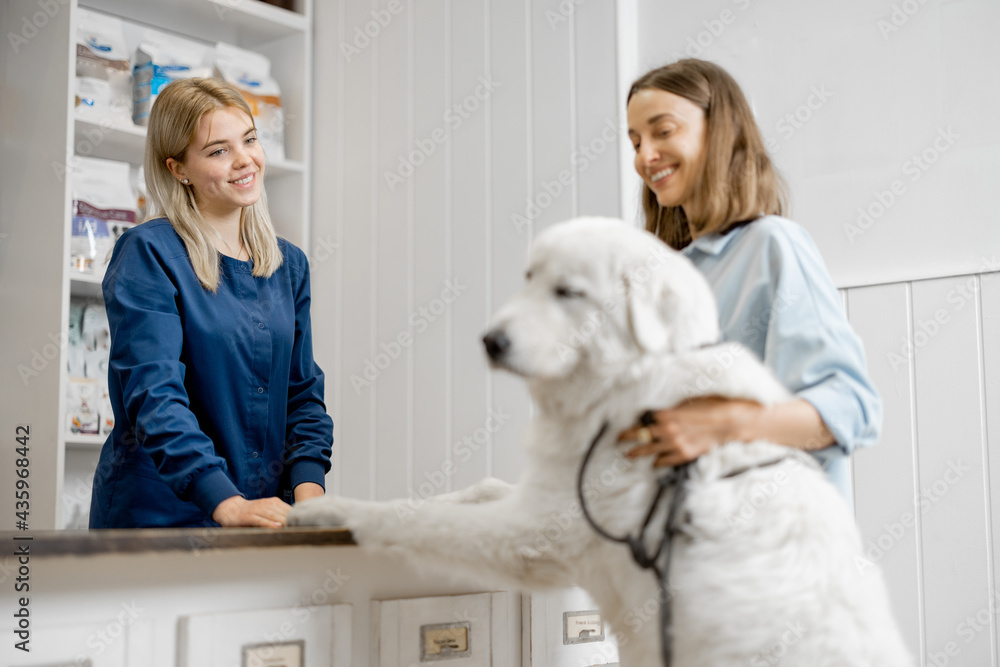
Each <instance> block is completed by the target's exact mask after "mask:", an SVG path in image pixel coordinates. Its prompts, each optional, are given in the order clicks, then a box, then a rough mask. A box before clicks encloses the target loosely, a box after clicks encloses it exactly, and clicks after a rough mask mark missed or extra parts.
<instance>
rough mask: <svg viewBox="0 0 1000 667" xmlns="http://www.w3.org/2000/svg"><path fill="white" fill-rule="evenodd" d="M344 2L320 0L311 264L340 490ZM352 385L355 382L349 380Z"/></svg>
mask: <svg viewBox="0 0 1000 667" xmlns="http://www.w3.org/2000/svg"><path fill="white" fill-rule="evenodd" d="M342 10H343V5H342V4H340V3H319V4H318V5H317V6H316V14H315V17H314V20H315V21H316V23H317V24H322V25H323V30H324V32H325V34H326V39H322V40H318V41H317V42H316V43H315V45H314V48H315V53H314V57H315V59H316V60H318V61H322V62H324V63H327V66H326V67H325V68H324V70H323V76H321V77H316V79H315V80H314V81H313V82H312V85H313V100H314V103H315V109H316V112H317V113H316V122H315V123H313V140H314V141H315V143H316V146H317V147H320V148H319V149H318V150H317V151H316V152H315V155H316V159H315V160H314V164H313V167H314V169H315V172H314V178H315V182H314V192H315V193H316V194H315V196H314V200H313V203H312V208H313V211H312V215H311V216H310V219H311V220H312V221H313V224H312V230H311V236H312V246H311V248H310V252H309V270H310V278H311V281H312V282H311V286H312V308H311V310H310V314H311V315H312V323H313V354H314V356H315V359H316V363H317V364H319V367H320V368H322V369H323V372H324V373H325V374H326V395H325V398H326V408H327V412H328V413H329V414H330V415H332V416H333V418H334V424H333V430H334V436H333V437H334V443H335V444H334V448H333V456H332V457H331V458H332V468H331V471H330V474H329V475H328V476H327V488H328V489H329V490H330V491H334V492H338V493H339V492H340V485H341V476H340V471H341V470H342V468H343V465H342V462H341V459H342V455H343V451H342V447H341V446H340V444H341V443H340V439H341V436H342V432H341V428H342V426H343V425H342V424H341V422H340V415H341V414H343V410H342V409H341V402H342V400H341V399H342V392H343V389H344V386H345V384H344V383H343V382H342V381H341V378H340V375H341V374H342V369H343V365H342V364H341V363H340V360H341V354H340V351H341V349H342V345H343V341H342V339H341V337H340V331H341V323H342V321H343V299H342V298H341V296H340V290H341V284H342V282H343V270H344V264H343V258H344V255H343V253H342V240H343V233H344V208H343V206H344V197H343V186H344V179H343V173H344V150H343V137H344V117H343V114H341V113H339V111H340V99H341V97H340V96H341V94H342V89H343V65H344V59H343V56H342V54H341V51H340V44H341V42H342V41H343V39H344V37H343V34H342V31H343V20H342V19H343V15H342ZM346 386H347V388H348V390H350V384H349V383H348V384H347V385H346Z"/></svg>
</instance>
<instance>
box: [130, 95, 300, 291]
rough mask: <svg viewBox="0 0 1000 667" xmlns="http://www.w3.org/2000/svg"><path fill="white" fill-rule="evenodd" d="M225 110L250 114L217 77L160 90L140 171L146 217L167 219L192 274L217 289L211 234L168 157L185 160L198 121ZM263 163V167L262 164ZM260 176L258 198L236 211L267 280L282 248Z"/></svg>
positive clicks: (243, 237)
mask: <svg viewBox="0 0 1000 667" xmlns="http://www.w3.org/2000/svg"><path fill="white" fill-rule="evenodd" d="M225 107H235V108H237V109H240V110H241V111H244V112H246V114H247V116H249V117H250V122H251V123H252V122H253V114H252V113H251V112H250V107H249V106H248V105H247V103H246V100H244V99H243V96H242V95H240V92H239V91H238V90H236V89H235V88H233V87H232V86H231V85H229V84H228V83H226V82H225V81H222V80H221V79H209V78H194V79H181V80H178V81H174V82H173V83H170V84H168V85H167V86H165V87H164V88H163V89H162V90H161V91H160V92H159V94H158V95H157V96H156V102H154V103H153V108H152V110H151V111H150V114H149V127H148V128H147V131H146V155H145V162H144V171H145V176H146V189H147V190H148V192H149V200H150V202H151V204H152V207H151V209H150V210H151V215H150V218H158V217H166V218H167V219H168V220H170V224H171V225H172V226H173V228H174V230H175V231H176V232H177V234H178V235H179V236H180V237H181V239H182V240H183V241H184V245H185V247H186V248H187V251H188V257H190V259H191V266H192V267H194V272H195V275H197V276H198V280H199V281H201V284H202V285H203V286H204V287H205V289H208V290H211V291H213V292H214V291H215V290H216V289H218V287H219V253H218V251H217V250H216V249H215V244H214V242H213V240H212V239H213V237H214V236H215V235H216V232H215V231H214V230H213V229H212V228H211V226H210V225H209V224H208V223H206V222H205V220H204V219H203V218H202V216H201V212H200V211H199V210H198V204H197V202H195V197H194V191H193V190H192V189H191V187H190V186H185V185H182V184H181V183H179V182H178V181H177V179H176V178H174V176H173V174H171V173H170V169H169V168H168V167H167V158H173V159H175V160H177V161H178V162H183V161H184V156H185V154H186V153H187V148H188V146H189V145H190V144H191V142H192V141H193V140H194V137H195V135H196V134H197V133H198V124H199V123H200V122H201V117H202V116H204V115H205V114H206V113H211V112H213V111H216V110H218V109H223V108H225ZM265 164H266V163H265ZM264 171H266V166H265V169H264V170H263V171H262V172H261V174H260V177H261V179H262V182H261V186H260V199H258V200H257V202H256V203H255V204H253V205H252V206H247V207H246V208H244V209H243V211H242V212H241V213H240V236H241V240H242V241H243V244H244V245H245V246H246V248H247V252H249V253H250V257H251V258H252V259H253V275H255V276H264V277H270V276H271V274H273V273H274V272H275V270H277V268H278V267H279V266H281V262H282V256H281V249H280V248H279V247H278V239H277V236H276V235H275V233H274V226H273V225H272V224H271V216H270V214H269V213H268V210H267V196H266V195H265V194H264V185H263V178H264Z"/></svg>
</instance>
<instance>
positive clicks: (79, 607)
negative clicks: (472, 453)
mask: <svg viewBox="0 0 1000 667" xmlns="http://www.w3.org/2000/svg"><path fill="white" fill-rule="evenodd" d="M0 540H2V541H3V551H2V553H4V554H5V556H2V557H0V607H2V608H0V615H2V617H3V618H4V619H6V621H5V623H4V631H3V632H2V633H0V636H2V637H4V639H3V645H2V646H0V665H4V666H10V667H35V666H39V665H42V666H44V667H65V666H69V665H73V666H74V667H75V666H78V665H79V666H81V667H83V666H86V667H179V666H185V667H200V666H202V665H205V666H207V665H212V666H213V667H215V666H225V667H230V666H233V667H238V666H241V665H242V666H244V667H246V666H247V665H253V664H261V665H264V664H266V665H276V666H277V665H280V666H281V667H300V666H301V665H308V666H309V667H367V666H368V665H372V666H375V665H378V666H381V665H392V666H393V667H396V666H397V665H409V664H414V665H417V664H420V662H421V661H420V656H419V655H408V654H406V651H410V652H411V653H412V652H413V651H416V650H417V649H415V648H412V647H411V648H406V647H405V646H404V644H406V643H407V642H409V643H410V644H413V643H414V642H416V640H417V636H416V633H417V630H412V629H411V630H408V631H406V632H403V630H402V629H403V628H406V627H409V625H412V624H413V623H417V624H418V625H417V626H414V627H418V628H420V629H422V628H425V627H432V626H434V627H436V626H438V625H441V626H449V624H450V625H455V624H459V625H463V624H464V625H463V627H465V628H466V629H465V630H464V631H465V632H467V633H472V634H473V635H476V634H479V635H482V636H483V637H485V640H479V638H477V641H476V642H473V643H472V646H473V647H474V648H475V649H476V656H472V657H475V658H476V660H474V661H471V662H462V663H461V664H463V665H464V664H470V665H472V664H480V660H485V659H488V660H492V661H493V662H492V664H495V665H520V664H521V646H522V642H521V629H520V619H521V597H520V595H519V594H518V593H517V592H516V591H505V590H502V589H501V590H497V589H495V588H489V587H484V586H483V583H482V582H473V581H468V580H465V581H462V580H459V579H457V578H455V577H452V576H448V575H442V574H440V573H438V574H428V573H424V572H419V571H417V570H415V569H414V568H413V567H411V566H410V565H409V563H408V562H407V560H406V559H405V557H403V555H402V554H386V553H370V552H366V551H363V550H362V549H361V548H359V547H358V546H356V545H355V544H354V543H353V541H352V539H351V535H350V532H349V531H347V530H344V529H319V528H294V529H284V530H268V529H252V528H246V529H232V528H225V529H223V528H215V529H149V530H145V529H144V530H99V531H50V532H24V533H21V532H3V533H0ZM408 624H409V625H408ZM449 627H450V626H449ZM11 630H13V633H12V632H11ZM401 632H402V633H403V634H402V635H401V634H400V633H401ZM411 635H412V636H411ZM435 636H440V631H438V635H435ZM389 637H391V639H389ZM400 637H401V638H402V639H400ZM24 648H27V649H29V651H24V650H22V649H24ZM467 648H468V647H467ZM444 650H445V651H446V652H447V651H449V650H451V649H450V648H449V647H448V646H447V645H446V646H445V649H444ZM393 651H395V653H394V652H393ZM484 651H485V652H484ZM470 656H471V653H470ZM255 659H256V660H257V662H254V660H255ZM470 659H471V658H470ZM267 660H270V662H268V661H267ZM439 664H442V665H445V664H447V663H446V662H442V663H439ZM482 664H491V663H490V662H483V663H482Z"/></svg>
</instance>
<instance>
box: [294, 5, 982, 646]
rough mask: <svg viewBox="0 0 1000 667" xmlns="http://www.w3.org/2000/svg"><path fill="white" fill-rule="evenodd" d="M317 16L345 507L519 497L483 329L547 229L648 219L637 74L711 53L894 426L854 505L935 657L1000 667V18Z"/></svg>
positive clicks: (602, 12)
mask: <svg viewBox="0 0 1000 667" xmlns="http://www.w3.org/2000/svg"><path fill="white" fill-rule="evenodd" d="M317 5H318V6H317V17H316V25H317V30H318V32H319V34H318V35H317V39H316V44H317V54H316V68H315V76H316V79H315V100H316V105H317V113H316V115H315V132H314V136H315V137H316V146H317V147H318V148H317V151H316V158H315V165H314V170H315V171H314V173H315V175H316V182H315V188H314V192H315V199H314V210H313V220H314V226H313V240H312V247H311V248H310V256H311V260H312V267H313V291H314V310H313V313H314V330H315V331H316V353H317V358H318V360H319V362H320V363H321V365H322V366H323V367H324V369H325V370H327V372H328V390H327V396H328V402H329V404H330V412H331V414H332V415H333V417H334V420H335V422H336V424H337V426H336V439H337V444H336V446H335V462H334V466H335V468H334V472H333V473H332V474H331V482H332V486H333V487H334V489H335V490H336V491H338V492H340V493H343V494H346V495H350V496H357V497H366V498H387V497H392V496H401V495H407V494H409V495H412V496H414V498H415V502H419V501H420V499H421V498H422V497H425V496H427V495H429V494H431V493H438V492H441V491H446V490H448V489H450V488H459V487H462V486H465V485H466V484H468V483H469V482H472V481H474V480H476V479H478V478H480V477H482V476H483V475H487V474H492V475H497V476H499V477H503V478H506V479H513V478H515V477H516V475H517V472H518V470H519V468H520V465H521V458H520V452H519V451H518V449H517V446H516V443H517V440H518V436H519V433H520V431H521V429H522V428H523V426H524V424H525V422H526V420H527V418H528V415H529V410H530V406H529V404H528V400H527V396H526V393H525V392H524V389H523V387H522V386H521V384H520V382H519V381H518V380H516V379H513V378H511V377H508V376H505V375H502V374H492V373H490V372H489V371H488V369H487V367H486V364H485V361H484V357H483V354H482V351H481V346H480V343H479V337H480V335H481V334H482V332H483V331H484V329H485V326H486V323H487V319H488V317H489V314H490V313H491V312H492V311H493V310H494V309H495V308H496V307H497V306H498V305H499V304H500V303H502V302H503V300H504V299H505V298H506V296H507V295H509V294H510V293H511V292H512V291H513V290H514V289H515V288H516V286H517V285H518V284H519V283H520V281H521V272H522V269H523V261H524V256H525V253H526V250H527V248H528V246H529V245H530V243H531V239H532V238H533V235H534V234H535V233H537V231H538V230H539V229H541V228H544V227H545V226H546V225H548V224H551V223H552V222H554V221H558V220H561V219H564V218H568V217H571V216H573V215H576V214H600V215H618V214H620V213H621V214H623V215H625V217H627V218H631V217H633V214H634V211H635V206H634V203H633V199H634V195H635V193H634V190H635V189H636V186H637V181H636V179H635V178H634V176H632V175H630V169H631V159H630V155H629V151H630V147H628V146H627V145H623V143H624V142H623V141H621V140H620V137H622V136H623V132H622V125H621V122H620V117H621V115H622V114H620V111H621V110H620V109H619V106H620V100H622V99H623V96H624V91H625V90H627V87H628V83H629V82H630V81H631V79H632V78H633V77H634V76H636V75H637V74H639V73H641V72H643V71H645V70H646V69H648V68H650V67H653V66H656V65H660V64H663V63H665V62H668V61H670V60H672V59H674V58H676V57H680V56H685V55H694V56H698V57H702V58H706V59H710V60H713V61H715V62H718V63H720V64H722V65H723V66H724V67H726V68H727V69H728V70H729V71H730V72H731V73H732V74H733V75H734V76H735V77H736V78H737V80H738V81H739V82H740V84H741V85H742V86H743V88H744V90H745V91H746V92H747V94H748V96H749V97H750V99H751V102H752V104H753V106H754V109H755V113H756V115H757V119H758V123H759V124H760V126H761V128H762V131H763V133H764V135H765V138H766V139H767V140H768V145H769V148H770V150H771V152H772V155H773V156H774V157H775V160H776V162H777V163H778V165H779V168H780V169H781V170H782V172H783V173H784V175H785V176H786V178H787V179H788V181H789V183H790V185H791V190H792V195H793V196H792V212H791V217H792V218H793V219H795V220H797V221H798V222H800V223H801V224H803V225H804V226H805V227H806V228H807V229H808V230H809V232H810V233H811V234H812V235H813V237H814V238H815V239H816V241H817V244H818V246H819V248H820V251H821V252H822V254H823V256H824V258H825V260H826V262H827V264H828V266H829V268H830V270H831V273H832V275H833V277H834V280H835V282H836V283H837V285H838V287H840V288H841V289H842V292H843V294H844V302H845V307H846V309H847V311H848V315H849V317H850V320H851V322H852V324H853V325H854V327H855V328H856V330H857V331H858V333H859V334H860V335H861V337H862V338H863V340H864V342H865V346H866V350H867V355H868V363H869V369H870V372H871V375H872V378H873V380H874V381H875V383H876V385H877V387H878V388H879V390H880V392H881V394H882V396H883V399H884V402H885V422H884V429H883V437H882V439H881V441H880V443H879V444H878V445H877V446H876V447H873V448H871V449H869V450H864V451H861V452H859V453H858V454H857V455H856V456H855V458H854V494H855V498H854V500H855V507H856V512H857V517H858V521H859V523H860V526H861V528H862V532H863V536H864V540H865V544H866V550H867V552H868V557H869V558H870V559H871V560H872V561H875V562H877V563H878V564H879V565H880V566H881V567H882V568H883V570H884V571H885V573H886V578H887V581H888V584H889V587H890V593H891V596H892V599H893V604H894V605H895V608H896V613H897V617H898V618H899V620H900V623H901V625H902V628H903V632H904V634H905V636H906V637H907V640H908V642H909V644H910V646H911V647H912V648H913V650H914V651H915V653H917V654H919V655H921V656H922V658H921V661H920V664H922V665H941V664H969V665H973V664H974V665H989V664H992V665H997V664H1000V662H998V659H997V655H998V648H997V647H998V639H997V620H996V613H995V610H994V608H995V606H996V605H995V598H994V596H995V591H996V590H997V585H996V582H995V578H996V573H997V572H1000V570H998V566H1000V563H998V562H997V557H996V555H995V553H994V547H993V544H994V537H995V536H997V535H998V531H1000V510H997V511H994V505H993V503H994V502H995V501H994V500H993V499H994V498H1000V486H998V484H1000V455H996V454H995V452H996V447H997V440H998V437H1000V436H998V435H997V434H998V433H1000V427H998V426H997V424H1000V349H998V346H1000V343H998V342H997V341H1000V279H998V277H997V276H998V274H997V273H994V272H995V271H996V270H997V268H998V266H1000V264H998V260H997V257H1000V226H998V225H997V224H996V213H995V206H992V205H991V204H992V201H991V198H990V196H989V195H990V192H991V187H992V186H991V185H990V183H993V182H995V181H996V180H997V178H998V177H1000V171H998V167H997V165H998V164H1000V160H998V159H997V158H998V157H1000V155H998V154H997V151H998V148H997V146H998V144H997V142H996V141H994V138H995V135H996V130H995V127H994V125H995V124H992V125H991V121H990V118H989V116H988V114H987V113H986V112H985V111H983V110H984V109H990V108H995V107H996V104H995V102H996V101H998V100H1000V83H998V80H997V79H996V77H990V76H985V77H984V76H982V75H981V74H982V72H983V71H984V70H983V69H982V68H983V66H984V63H989V62H996V61H997V56H1000V51H997V49H1000V46H998V44H1000V42H997V41H996V40H991V39H986V38H984V37H983V33H984V31H986V32H989V31H991V30H995V29H996V28H997V27H998V26H1000V14H998V11H1000V5H997V4H996V3H995V2H992V1H991V0H961V1H958V2H946V1H944V0H928V1H927V2H920V3H899V2H891V1H890V0H879V2H875V3H872V2H870V1H869V0H850V1H849V2H847V3H839V4H837V5H828V6H819V5H815V4H810V3H805V4H803V3H795V2H792V1H791V0H760V1H757V0H710V1H709V2H705V3H697V4H688V3H680V2H660V1H659V0H618V1H617V2H614V3H612V2H562V3H559V2H554V1H551V0H545V1H542V0H523V1H521V0H517V1H515V2H501V0H463V1H461V2H459V1H458V0H455V1H452V2H447V1H445V0H421V1H420V2H412V1H410V2H403V1H402V0H399V1H398V2H397V1H395V0H394V1H393V2H375V3H367V2H353V1H352V2H334V3H317ZM907 8H908V9H907ZM900 12H902V14H900ZM616 68H617V69H616ZM484 82H485V83H484ZM477 93H478V96H477ZM456 105H458V107H456ZM324 110H325V111H326V112H325V113H324ZM620 159H621V164H623V165H624V167H623V168H622V169H619V160H620ZM917 160H923V162H921V163H920V164H923V165H924V167H921V166H919V165H918V163H917ZM915 170H916V171H915ZM897 181H898V183H897ZM894 187H895V190H894V189H893V188H894ZM880 207H881V208H880ZM866 214H867V216H868V217H867V218H866V217H865V215H866ZM991 429H992V444H993V445H994V447H993V448H992V450H991V448H990V444H991ZM991 451H992V452H994V456H993V457H992V460H991V457H990V453H991Z"/></svg>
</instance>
